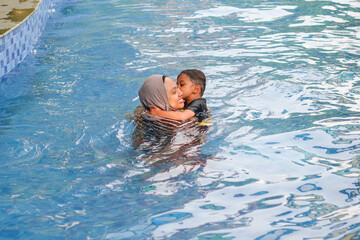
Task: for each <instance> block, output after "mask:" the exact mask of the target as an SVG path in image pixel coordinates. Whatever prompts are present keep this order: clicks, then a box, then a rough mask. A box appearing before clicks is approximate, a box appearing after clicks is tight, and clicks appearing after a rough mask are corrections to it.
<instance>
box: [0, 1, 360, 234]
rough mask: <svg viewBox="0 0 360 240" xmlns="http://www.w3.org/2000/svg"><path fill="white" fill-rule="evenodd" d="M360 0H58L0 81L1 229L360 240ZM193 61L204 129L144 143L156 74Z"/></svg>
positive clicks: (174, 70) (171, 71)
mask: <svg viewBox="0 0 360 240" xmlns="http://www.w3.org/2000/svg"><path fill="white" fill-rule="evenodd" d="M359 5H360V3H359V2H358V1H352V0H332V1H244V2H238V1H225V0H223V1H214V0H210V1H198V2H196V3H195V2H193V1H178V0H174V1H156V2H154V1H146V0H142V1H120V0H104V1H97V0H88V1H83V0H72V1H63V2H59V3H58V4H57V6H56V8H55V12H54V13H53V14H52V15H51V17H50V19H49V20H48V24H47V26H46V28H45V31H44V33H43V35H42V36H41V37H40V38H39V40H38V43H37V45H36V46H35V50H36V53H34V54H32V55H30V56H28V57H26V59H25V60H24V61H23V62H22V63H21V64H20V65H19V66H18V67H16V68H15V69H14V70H13V71H12V72H11V73H9V74H7V75H6V76H5V77H3V78H2V80H1V85H0V123H1V125H0V147H1V151H0V159H1V164H0V166H1V167H0V178H1V181H0V191H1V195H0V199H1V200H0V222H1V224H0V236H1V237H0V238H4V239H7V238H8V239H315V238H316V239H351V238H353V239H355V238H356V237H358V236H359V231H360V218H359V216H358V215H359V213H360V209H359V208H360V205H359V173H360V171H359V159H360V158H359V146H360V140H359V133H360V114H359V113H358V112H359V108H360V107H359V106H360V105H359V99H360V98H359V91H360V88H359V86H360V85H359V83H360V81H359V80H360V79H359V77H358V71H359V62H358V57H359V49H360V46H359V45H360V44H359V38H360V35H359V30H360V27H359V22H360V13H359ZM186 68H198V69H201V70H203V71H204V72H205V74H206V75H207V78H208V83H207V89H206V91H205V97H206V98H207V101H208V105H209V106H210V107H211V112H212V121H213V125H212V126H211V127H210V129H209V131H208V133H207V134H206V136H204V137H203V139H202V140H203V141H201V143H196V144H189V142H190V141H189V138H190V137H189V134H188V133H186V132H181V131H179V132H178V133H177V134H176V137H174V138H173V139H172V141H173V142H172V144H173V145H172V146H175V148H172V147H170V148H168V149H163V150H161V151H160V153H159V152H158V153H156V154H155V153H152V152H146V151H140V150H134V149H133V147H132V144H131V139H132V133H133V131H134V126H133V124H132V123H131V121H130V120H129V119H128V118H127V117H126V116H124V115H125V114H128V113H132V111H133V110H134V109H135V107H136V106H138V105H139V104H140V103H139V101H138V100H137V99H136V97H137V91H138V89H139V88H140V86H141V84H142V82H143V81H144V80H145V78H146V77H147V76H149V75H151V74H167V75H168V76H171V77H172V78H176V75H177V74H178V73H179V72H180V71H181V70H183V69H186ZM190 140H191V139H190ZM182 146H186V148H182ZM180 153H181V154H180Z"/></svg>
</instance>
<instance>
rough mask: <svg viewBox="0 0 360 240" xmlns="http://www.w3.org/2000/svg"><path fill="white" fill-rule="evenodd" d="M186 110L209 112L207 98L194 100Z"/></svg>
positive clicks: (187, 105)
mask: <svg viewBox="0 0 360 240" xmlns="http://www.w3.org/2000/svg"><path fill="white" fill-rule="evenodd" d="M185 109H189V110H192V111H194V112H199V111H200V112H203V111H208V109H207V106H206V99H205V98H197V99H194V100H192V101H191V102H190V103H189V104H186V106H185Z"/></svg>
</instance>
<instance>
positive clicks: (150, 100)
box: [133, 75, 194, 151]
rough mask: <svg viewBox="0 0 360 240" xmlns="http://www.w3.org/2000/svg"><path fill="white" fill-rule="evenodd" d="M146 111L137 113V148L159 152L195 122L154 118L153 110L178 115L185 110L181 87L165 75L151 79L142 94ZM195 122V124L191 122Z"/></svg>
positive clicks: (134, 142) (140, 91) (135, 144)
mask: <svg viewBox="0 0 360 240" xmlns="http://www.w3.org/2000/svg"><path fill="white" fill-rule="evenodd" d="M139 98H140V101H141V104H142V106H143V108H141V107H140V108H138V109H137V110H135V114H134V122H135V126H136V128H135V131H134V134H133V144H134V146H135V147H136V148H138V149H139V148H140V149H150V150H152V151H153V150H156V149H157V150H159V149H160V148H162V146H164V145H166V144H168V143H169V142H170V140H171V138H172V137H173V135H174V130H175V129H179V128H182V127H184V126H188V124H189V123H190V122H191V121H192V120H189V121H180V120H172V119H166V118H161V117H158V116H154V115H151V113H150V111H149V110H150V108H152V107H153V106H156V107H158V108H160V109H162V110H165V111H177V110H180V109H181V108H183V107H184V99H183V98H182V92H181V90H180V89H179V87H178V85H177V84H176V82H175V81H174V80H172V79H171V78H169V77H167V76H164V75H152V76H150V77H148V78H147V79H146V80H145V82H144V84H143V85H142V86H141V88H140V90H139ZM192 122H194V121H192Z"/></svg>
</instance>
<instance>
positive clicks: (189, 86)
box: [177, 74, 196, 101]
mask: <svg viewBox="0 0 360 240" xmlns="http://www.w3.org/2000/svg"><path fill="white" fill-rule="evenodd" d="M177 84H178V85H179V88H180V90H181V91H182V93H183V98H184V100H185V101H186V100H187V99H188V98H189V97H190V96H191V95H192V94H193V92H194V90H195V86H196V85H195V84H194V83H193V82H192V81H191V80H190V78H189V76H188V75H186V74H181V75H180V76H179V77H178V79H177Z"/></svg>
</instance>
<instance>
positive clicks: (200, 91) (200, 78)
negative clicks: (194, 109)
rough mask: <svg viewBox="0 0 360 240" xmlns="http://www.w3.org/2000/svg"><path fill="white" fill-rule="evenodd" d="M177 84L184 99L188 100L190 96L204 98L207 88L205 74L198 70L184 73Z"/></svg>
mask: <svg viewBox="0 0 360 240" xmlns="http://www.w3.org/2000/svg"><path fill="white" fill-rule="evenodd" d="M177 82H178V85H179V87H180V90H181V91H182V92H183V98H184V99H185V100H187V99H188V98H189V97H190V96H193V95H195V96H197V95H198V97H202V96H203V95H204V91H205V87H206V77H205V74H204V73H203V72H202V71H200V70H197V69H187V70H184V71H182V72H181V73H180V74H179V75H178V77H177Z"/></svg>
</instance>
